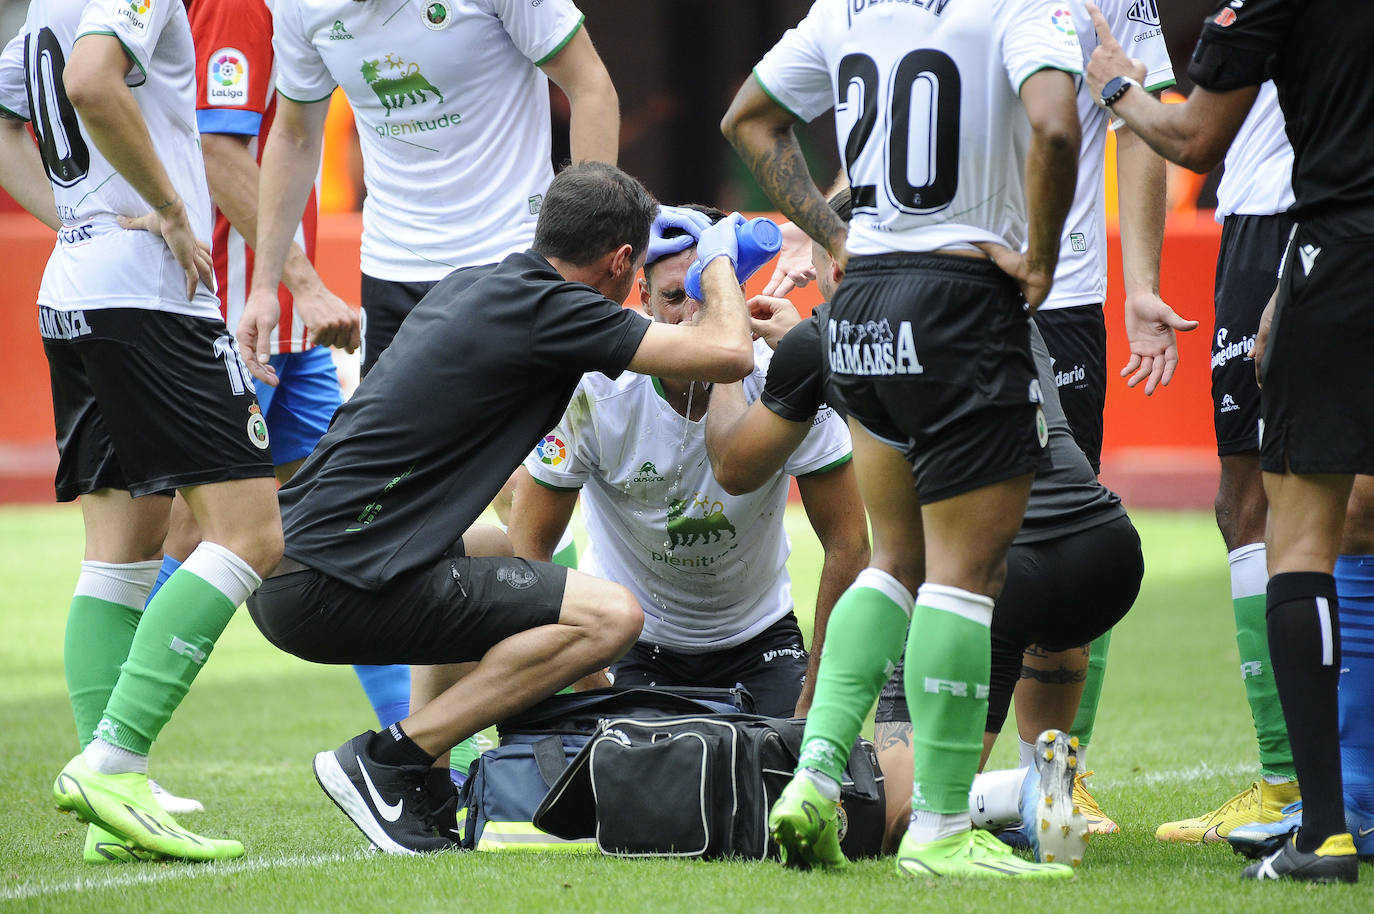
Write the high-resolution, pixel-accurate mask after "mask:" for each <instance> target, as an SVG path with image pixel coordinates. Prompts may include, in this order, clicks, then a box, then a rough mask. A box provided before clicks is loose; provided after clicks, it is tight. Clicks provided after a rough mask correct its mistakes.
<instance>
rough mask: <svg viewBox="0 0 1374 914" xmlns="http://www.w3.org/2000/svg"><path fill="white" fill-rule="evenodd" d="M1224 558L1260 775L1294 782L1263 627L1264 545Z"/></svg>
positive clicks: (1266, 637) (1286, 738) (1291, 758)
mask: <svg viewBox="0 0 1374 914" xmlns="http://www.w3.org/2000/svg"><path fill="white" fill-rule="evenodd" d="M1227 558H1228V560H1229V561H1230V564H1231V605H1232V607H1233V608H1234V609H1235V613H1236V647H1237V649H1239V651H1240V675H1241V679H1242V681H1244V683H1245V700H1246V701H1248V702H1249V703H1250V716H1251V717H1252V718H1253V719H1254V722H1255V737H1256V739H1257V740H1258V741H1259V759H1260V773H1261V774H1264V775H1269V776H1270V777H1282V778H1287V779H1288V780H1293V779H1294V778H1296V777H1297V771H1296V769H1295V768H1294V767H1293V750H1292V748H1291V747H1290V746H1289V745H1288V726H1287V724H1285V723H1284V719H1283V706H1282V705H1281V704H1280V703H1279V690H1278V684H1277V683H1275V681H1274V668H1273V666H1272V665H1271V664H1270V661H1269V629H1268V623H1267V622H1266V621H1265V588H1266V586H1267V585H1268V583H1269V574H1268V568H1267V567H1266V558H1265V550H1264V544H1263V543H1252V544H1250V545H1248V546H1242V547H1241V548H1239V549H1237V550H1235V551H1234V552H1232V553H1231V554H1230V555H1229V556H1228V557H1227Z"/></svg>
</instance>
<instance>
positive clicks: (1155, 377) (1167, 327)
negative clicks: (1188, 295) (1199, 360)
mask: <svg viewBox="0 0 1374 914" xmlns="http://www.w3.org/2000/svg"><path fill="white" fill-rule="evenodd" d="M1125 311H1126V339H1127V341H1128V342H1129V343H1130V347H1131V357H1130V359H1129V360H1128V361H1127V363H1126V367H1125V368H1123V369H1121V376H1122V377H1123V378H1126V386H1127V387H1135V386H1136V385H1137V384H1139V383H1140V382H1141V381H1144V382H1145V396H1147V397H1148V396H1149V395H1150V394H1152V393H1154V392H1155V388H1156V387H1158V386H1159V385H1161V384H1163V385H1165V386H1168V384H1169V382H1170V381H1172V380H1173V377H1174V369H1175V368H1177V367H1178V336H1177V334H1178V333H1179V332H1184V333H1186V332H1188V331H1189V330H1195V329H1197V321H1193V320H1188V319H1187V318H1183V317H1180V316H1179V315H1178V313H1177V312H1175V311H1174V309H1173V308H1170V307H1169V306H1168V305H1167V304H1165V302H1164V300H1163V299H1162V298H1160V297H1159V296H1158V295H1157V294H1155V293H1153V292H1137V293H1135V294H1132V295H1127V296H1126V308H1125Z"/></svg>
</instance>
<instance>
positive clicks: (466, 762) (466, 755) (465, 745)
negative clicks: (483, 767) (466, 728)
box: [448, 736, 482, 774]
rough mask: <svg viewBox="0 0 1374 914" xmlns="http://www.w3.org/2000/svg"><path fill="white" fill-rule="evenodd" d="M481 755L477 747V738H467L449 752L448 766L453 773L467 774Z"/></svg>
mask: <svg viewBox="0 0 1374 914" xmlns="http://www.w3.org/2000/svg"><path fill="white" fill-rule="evenodd" d="M481 754H482V750H481V749H480V748H478V746H477V737H476V736H469V737H468V738H467V739H465V740H463V741H462V742H461V743H459V744H458V745H456V746H454V747H453V748H452V749H450V750H449V753H448V766H449V767H450V768H452V769H453V770H454V771H459V772H462V773H463V774H467V773H468V769H469V768H471V767H472V763H473V761H475V760H476V758H477V756H479V755H481Z"/></svg>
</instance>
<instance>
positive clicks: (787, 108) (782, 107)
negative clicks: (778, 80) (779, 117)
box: [750, 67, 806, 123]
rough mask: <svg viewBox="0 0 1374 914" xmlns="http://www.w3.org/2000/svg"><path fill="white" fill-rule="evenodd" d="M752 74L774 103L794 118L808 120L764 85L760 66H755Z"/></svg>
mask: <svg viewBox="0 0 1374 914" xmlns="http://www.w3.org/2000/svg"><path fill="white" fill-rule="evenodd" d="M750 75H751V76H753V77H754V82H756V83H758V84H759V88H760V89H762V90H763V94H764V95H766V96H768V97H769V98H770V99H772V100H773V104H775V105H777V106H778V107H779V108H781V109H782V110H784V111H786V112H787V113H788V114H790V115H792V117H793V119H794V120H798V121H802V122H803V123H805V122H806V118H804V117H798V116H797V112H795V111H793V110H792V109H791V108H789V107H787V106H786V105H784V104H783V103H782V102H781V101H779V99H778V97H777V96H776V95H774V94H773V93H772V92H770V91H769V90H768V86H766V85H764V82H763V78H762V77H760V76H759V68H758V67H755V68H754V69H753V70H751V71H750Z"/></svg>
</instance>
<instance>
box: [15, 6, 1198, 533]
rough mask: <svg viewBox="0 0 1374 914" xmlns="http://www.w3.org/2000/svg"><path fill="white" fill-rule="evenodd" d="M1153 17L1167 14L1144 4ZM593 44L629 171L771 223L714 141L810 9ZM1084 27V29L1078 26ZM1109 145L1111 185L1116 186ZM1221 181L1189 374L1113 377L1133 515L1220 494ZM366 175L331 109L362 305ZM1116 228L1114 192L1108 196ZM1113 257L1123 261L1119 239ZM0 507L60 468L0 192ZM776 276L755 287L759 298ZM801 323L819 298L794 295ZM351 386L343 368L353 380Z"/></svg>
mask: <svg viewBox="0 0 1374 914" xmlns="http://www.w3.org/2000/svg"><path fill="white" fill-rule="evenodd" d="M1140 2H1141V3H1142V4H1146V5H1150V6H1155V5H1156V3H1157V2H1158V0H1140ZM578 5H579V7H580V8H581V9H582V11H583V12H584V13H585V14H586V17H587V25H588V30H589V32H590V34H591V35H592V37H593V39H594V40H595V42H596V45H597V48H598V50H599V51H600V53H601V56H602V58H603V59H604V60H605V62H606V66H607V69H608V70H609V71H610V74H611V77H612V79H613V80H614V81H615V84H616V89H617V91H618V92H619V94H620V103H621V111H622V128H621V150H620V164H621V166H622V167H624V168H625V169H626V170H628V171H629V172H631V173H632V174H634V175H636V176H637V177H639V178H640V179H641V180H643V181H644V183H645V185H646V186H647V187H648V188H649V189H650V191H652V192H653V193H654V195H655V196H657V197H658V198H659V199H661V200H664V201H672V202H684V201H702V202H710V203H713V204H715V205H718V206H720V207H722V208H724V209H726V210H732V209H739V210H741V211H746V212H758V211H764V210H766V209H768V204H767V201H766V200H765V198H764V197H763V195H762V193H761V192H760V191H759V190H758V188H757V187H756V186H755V185H754V183H753V181H752V179H751V178H750V177H749V175H748V173H747V171H746V170H745V169H744V167H743V165H742V164H741V163H740V162H739V160H738V158H737V157H736V156H735V155H734V153H733V151H732V150H731V149H730V148H729V146H728V144H727V143H726V142H725V141H724V139H723V138H722V137H721V136H720V132H719V129H718V124H719V121H720V117H721V115H722V114H723V112H724V111H725V108H726V107H727V105H728V104H729V101H730V99H731V98H732V97H733V95H734V92H735V90H736V89H737V88H738V86H739V84H740V82H741V81H742V80H743V79H744V78H745V77H746V76H747V75H748V73H749V69H750V67H751V66H752V64H753V63H754V62H755V61H757V60H758V59H759V57H760V56H761V55H762V54H763V52H765V51H766V50H767V49H768V48H769V47H771V46H772V44H773V43H774V42H775V41H776V39H777V38H778V36H779V35H781V34H782V32H783V31H784V30H785V29H787V28H788V27H789V26H791V25H793V24H795V23H796V22H797V21H799V20H800V19H801V18H802V17H803V16H804V15H805V13H806V11H807V9H808V8H809V7H810V5H811V4H810V2H809V0H750V2H748V3H741V2H738V0H674V2H654V3H644V2H642V0H578ZM27 6H28V4H27V0H0V34H3V35H4V36H5V37H6V38H8V37H10V36H12V35H14V34H16V33H17V32H18V30H19V28H20V27H21V26H22V24H23V21H24V15H25V10H26V8H27ZM1214 6H1215V2H1214V0H1172V2H1169V3H1167V4H1165V3H1158V14H1159V16H1160V19H1161V24H1162V27H1163V28H1164V30H1165V35H1166V37H1167V39H1168V45H1169V51H1170V56H1171V57H1172V58H1173V63H1174V71H1175V73H1176V74H1178V76H1179V79H1180V85H1179V87H1178V89H1179V90H1180V91H1183V92H1186V91H1187V89H1188V85H1187V79H1186V70H1187V66H1186V63H1187V59H1188V56H1189V55H1190V54H1191V52H1192V48H1193V45H1194V43H1195V42H1196V40H1197V35H1198V32H1199V30H1200V28H1201V23H1202V17H1203V16H1204V14H1205V13H1207V12H1208V11H1210V10H1211V8H1212V7H1214ZM1084 26H1085V24H1079V27H1080V28H1082V27H1084ZM550 91H551V93H552V96H553V111H554V122H555V124H554V148H553V158H554V162H555V165H558V164H561V163H562V162H564V161H566V159H567V156H568V143H567V111H568V108H567V102H566V99H564V98H563V97H562V93H561V92H560V91H559V90H558V89H557V88H556V87H553V86H551V87H550ZM799 135H800V136H801V139H802V145H803V148H804V150H805V151H806V154H807V156H808V159H809V161H810V164H811V170H812V174H813V175H814V176H815V177H816V179H817V181H818V182H819V183H821V184H827V183H829V182H830V180H831V179H832V178H833V177H834V176H835V175H836V174H837V173H838V170H839V165H838V161H837V159H836V157H835V153H834V141H833V124H832V122H831V120H830V116H829V115H827V116H826V117H824V118H822V119H820V120H817V121H816V122H815V123H813V124H811V125H808V126H807V127H805V128H804V129H803V130H801V131H800V132H799ZM1112 156H1113V153H1112V150H1111V147H1110V146H1109V149H1108V163H1109V167H1108V182H1109V183H1110V182H1112V181H1113V180H1114V177H1115V175H1114V169H1113V168H1112V167H1111V162H1112V161H1113V158H1112ZM1218 178H1219V175H1218V174H1216V173H1214V174H1212V175H1208V176H1197V175H1193V174H1191V173H1190V172H1186V171H1184V170H1182V169H1179V168H1176V167H1175V166H1172V165H1171V166H1170V180H1169V185H1170V186H1169V203H1170V219H1169V226H1168V230H1167V232H1166V238H1165V248H1164V257H1163V268H1162V276H1161V286H1162V293H1163V296H1164V298H1165V300H1166V301H1168V302H1170V304H1172V305H1173V306H1174V308H1175V309H1176V310H1177V311H1179V312H1180V313H1181V314H1183V315H1184V316H1186V317H1192V318H1197V319H1199V320H1201V321H1202V326H1201V327H1200V328H1199V330H1198V331H1196V332H1194V333H1193V334H1190V335H1187V336H1185V337H1184V338H1183V339H1181V341H1180V344H1181V349H1182V352H1183V360H1182V363H1181V366H1180V370H1179V373H1178V375H1177V376H1176V378H1175V381H1174V383H1173V385H1171V387H1169V388H1168V389H1166V390H1161V391H1160V392H1157V393H1156V394H1155V395H1154V397H1152V398H1150V399H1149V400H1146V398H1145V397H1144V395H1143V393H1141V392H1140V391H1139V390H1134V391H1131V390H1127V389H1126V387H1125V382H1124V381H1120V380H1116V379H1113V383H1112V384H1111V388H1110V392H1109V394H1108V401H1107V417H1106V440H1105V445H1104V454H1103V474H1102V475H1103V480H1104V482H1106V483H1107V484H1108V485H1111V486H1112V487H1114V488H1116V489H1117V490H1118V491H1120V492H1121V494H1122V495H1123V497H1124V498H1126V500H1127V502H1128V504H1131V505H1133V506H1141V507H1144V506H1160V507H1202V506H1205V505H1210V503H1211V500H1212V496H1213V493H1214V492H1215V484H1216V473H1217V469H1216V466H1217V463H1216V457H1215V450H1214V446H1213V441H1214V439H1213V433H1212V424H1211V413H1210V409H1211V401H1210V397H1209V394H1208V389H1209V383H1210V373H1209V369H1208V363H1209V358H1210V352H1209V346H1208V343H1209V338H1210V333H1211V325H1212V322H1211V319H1210V315H1211V300H1212V278H1213V272H1214V269H1215V263H1216V251H1217V241H1218V238H1219V235H1220V229H1219V227H1218V226H1216V225H1215V223H1214V222H1213V221H1212V218H1211V216H1212V214H1211V212H1210V210H1211V208H1212V207H1213V206H1214V205H1215V187H1216V183H1217V180H1218ZM362 193H363V191H362V182H361V164H360V159H359V155H358V153H357V140H356V135H355V134H354V132H353V124H352V117H351V115H350V113H349V112H348V109H347V106H346V104H344V103H343V100H342V96H341V95H339V96H337V97H336V101H335V103H334V104H333V105H332V106H331V111H330V118H329V126H328V127H327V131H326V150H325V161H324V163H323V169H322V184H321V209H322V213H323V215H322V218H321V227H320V255H319V268H320V273H321V274H322V275H323V276H324V278H325V280H326V282H328V283H329V285H330V287H331V288H332V289H333V290H334V291H335V292H337V293H338V294H339V295H341V296H342V297H343V298H345V299H346V300H348V301H350V302H353V303H356V302H357V300H358V282H359V279H358V235H359V232H360V228H361V223H360V220H359V217H358V212H357V211H358V208H359V207H360V206H361V203H362ZM1107 199H1108V201H1109V204H1108V205H1109V217H1114V215H1115V193H1114V191H1111V190H1110V189H1109V193H1108V195H1107ZM1108 233H1109V244H1110V245H1112V246H1113V248H1114V249H1115V248H1116V245H1117V240H1116V235H1115V231H1114V226H1109V230H1108ZM0 238H3V239H4V243H3V244H0V275H4V276H5V277H6V282H5V286H4V292H3V296H4V298H3V304H2V305H0V338H3V339H5V340H6V341H7V346H6V354H5V358H4V359H3V360H0V390H3V394H2V395H0V502H12V501H37V502H43V501H51V499H52V472H53V468H54V467H55V466H56V460H57V451H56V447H55V445H54V435H53V426H52V413H51V408H50V401H49V389H48V380H47V370H46V363H45V361H44V359H43V354H42V346H41V343H40V341H39V336H38V334H37V333H36V332H34V331H35V327H34V320H35V316H36V313H37V311H36V309H35V308H34V307H33V302H34V300H35V296H36V293H37V288H38V283H39V279H40V277H41V273H42V267H43V264H44V263H45V262H46V260H47V255H48V253H49V251H50V250H51V247H52V233H51V232H50V231H49V230H48V229H46V228H45V227H44V226H42V225H40V224H39V223H38V222H36V221H35V220H33V219H32V218H31V217H29V216H28V215H27V214H25V213H23V212H22V211H19V210H18V208H17V206H16V205H15V204H14V203H13V201H11V200H10V199H9V198H8V197H7V196H5V195H4V194H3V192H0ZM1111 260H1112V264H1113V266H1112V275H1111V279H1110V286H1109V293H1108V298H1109V300H1108V305H1107V310H1108V327H1109V328H1111V330H1112V336H1111V345H1110V347H1109V364H1110V365H1121V364H1124V363H1125V360H1126V355H1125V346H1124V340H1123V339H1122V334H1121V333H1120V330H1119V326H1118V325H1119V323H1120V317H1119V311H1120V289H1121V284H1120V266H1119V256H1118V255H1117V254H1116V253H1115V252H1114V253H1113V254H1112V257H1111ZM767 273H768V271H767V270H764V271H762V274H763V275H762V276H760V277H757V278H756V279H755V280H754V281H753V282H752V283H751V285H750V290H751V291H756V287H757V286H759V285H761V283H762V281H763V279H764V278H766V274H767ZM794 299H795V300H796V301H797V303H798V304H799V305H801V306H802V307H803V309H806V308H809V307H810V306H811V305H813V304H814V303H815V301H816V298H815V290H814V285H813V286H812V287H810V288H808V289H806V290H803V291H802V292H800V293H798V294H797V295H796V296H794ZM344 371H345V374H347V365H345V366H344Z"/></svg>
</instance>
